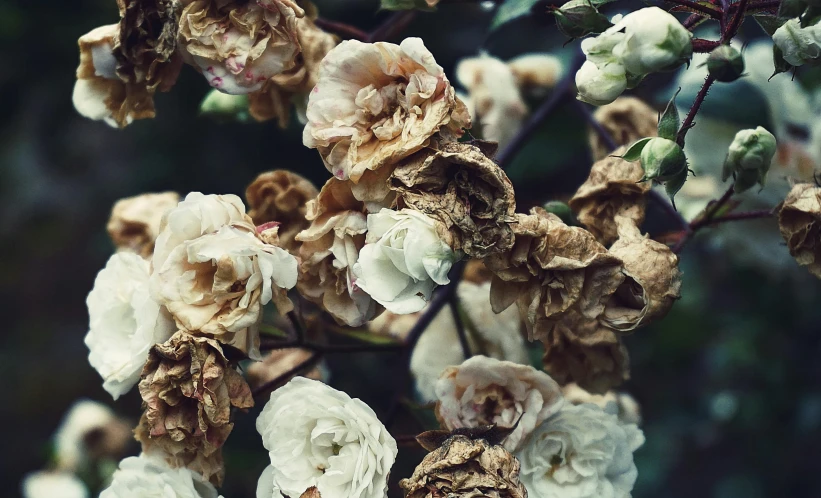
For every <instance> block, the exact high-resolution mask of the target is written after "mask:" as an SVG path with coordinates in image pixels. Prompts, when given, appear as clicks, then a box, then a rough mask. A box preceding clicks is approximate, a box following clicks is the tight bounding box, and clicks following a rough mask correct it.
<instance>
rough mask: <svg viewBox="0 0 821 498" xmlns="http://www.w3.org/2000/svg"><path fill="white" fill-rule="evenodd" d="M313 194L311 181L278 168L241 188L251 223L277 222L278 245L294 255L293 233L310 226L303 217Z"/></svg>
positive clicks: (295, 248)
mask: <svg viewBox="0 0 821 498" xmlns="http://www.w3.org/2000/svg"><path fill="white" fill-rule="evenodd" d="M317 195H319V191H318V190H317V189H316V187H314V186H313V184H312V183H311V182H309V181H308V180H306V179H305V178H303V177H301V176H299V175H297V174H296V173H293V172H291V171H286V170H281V169H278V170H274V171H268V172H266V173H262V174H261V175H259V176H258V177H257V178H256V179H255V180H254V181H253V182H251V184H250V185H248V188H247V189H246V190H245V198H246V199H247V200H248V216H250V217H251V219H252V220H254V224H255V225H257V226H259V225H263V224H265V223H271V222H276V223H279V245H280V247H282V248H283V249H286V250H287V251H288V252H290V253H291V254H294V255H296V254H298V253H299V246H300V244H299V242H297V241H296V240H295V238H296V235H297V234H298V233H299V232H301V231H302V230H305V229H306V228H308V226H309V225H310V222H309V221H308V220H307V219H305V215H306V213H307V211H308V207H307V204H308V201H310V200H311V199H313V198H314V197H316V196H317Z"/></svg>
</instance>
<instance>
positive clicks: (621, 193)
mask: <svg viewBox="0 0 821 498" xmlns="http://www.w3.org/2000/svg"><path fill="white" fill-rule="evenodd" d="M624 152H625V148H624V147H620V148H618V149H616V150H615V151H613V155H610V156H607V157H604V158H603V159H600V160H598V161H596V163H595V164H593V168H592V169H591V170H590V175H589V176H588V177H587V180H586V181H585V182H584V183H583V184H582V185H581V187H579V189H578V190H577V191H576V194H575V195H573V198H572V199H570V201H569V202H568V204H569V205H570V208H571V209H573V211H574V212H575V213H576V217H577V218H578V220H579V221H580V222H581V223H582V224H583V225H584V226H585V227H586V228H587V229H588V230H589V231H590V233H592V234H593V235H594V236H595V237H596V239H597V240H598V241H599V242H601V243H602V244H604V245H608V246H609V245H610V244H612V243H613V242H615V240H616V239H617V238H618V237H619V235H618V231H617V230H616V222H615V219H616V216H626V217H628V218H630V219H631V220H633V222H634V223H635V224H636V226H641V224H642V223H644V209H645V206H646V204H647V198H646V197H645V196H646V195H647V193H648V192H649V191H650V187H651V185H650V182H640V180H641V179H642V178H643V177H644V169H642V167H641V164H640V163H639V162H638V161H634V162H629V161H625V160H624V159H621V158H620V157H615V156H617V155H622V154H624Z"/></svg>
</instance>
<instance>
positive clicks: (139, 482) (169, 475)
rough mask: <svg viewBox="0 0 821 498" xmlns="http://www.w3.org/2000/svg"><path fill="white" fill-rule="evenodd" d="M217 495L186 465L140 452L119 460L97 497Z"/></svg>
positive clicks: (195, 497) (204, 497)
mask: <svg viewBox="0 0 821 498" xmlns="http://www.w3.org/2000/svg"><path fill="white" fill-rule="evenodd" d="M149 496H150V497H155V496H157V497H159V496H162V497H166V496H173V497H175V498H217V490H216V489H214V486H212V485H211V483H209V482H208V481H206V480H204V479H203V478H202V477H200V476H199V475H198V474H196V473H195V472H192V471H191V470H189V469H186V468H171V467H169V466H168V465H167V464H166V463H165V462H164V461H163V460H162V458H161V457H158V456H157V455H151V454H146V453H143V454H142V455H140V456H139V457H129V458H126V459H124V460H123V461H121V462H120V468H119V470H117V471H116V472H114V477H113V478H112V481H111V484H110V485H109V486H108V487H107V488H106V489H104V490H103V492H102V493H100V498H146V497H149Z"/></svg>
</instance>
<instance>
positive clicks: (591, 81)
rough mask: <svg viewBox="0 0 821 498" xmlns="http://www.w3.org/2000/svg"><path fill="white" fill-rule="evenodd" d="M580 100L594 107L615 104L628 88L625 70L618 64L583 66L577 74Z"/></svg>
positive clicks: (591, 63)
mask: <svg viewBox="0 0 821 498" xmlns="http://www.w3.org/2000/svg"><path fill="white" fill-rule="evenodd" d="M576 88H577V89H578V91H579V95H578V99H579V100H581V101H582V102H587V103H588V104H593V105H605V104H609V103H611V102H613V101H614V100H616V98H617V97H618V96H619V95H621V93H622V92H623V91H624V90H625V89H626V88H627V78H626V77H625V74H624V68H623V67H622V66H621V65H620V64H618V63H616V62H613V63H605V64H603V65H602V66H601V67H599V66H597V65H596V64H595V63H593V62H591V61H587V62H585V63H584V64H582V67H581V68H580V69H579V70H578V71H577V72H576Z"/></svg>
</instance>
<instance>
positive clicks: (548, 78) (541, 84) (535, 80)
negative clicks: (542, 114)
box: [507, 53, 564, 97]
mask: <svg viewBox="0 0 821 498" xmlns="http://www.w3.org/2000/svg"><path fill="white" fill-rule="evenodd" d="M507 65H508V67H510V70H511V71H512V72H513V77H514V78H516V85H517V86H518V87H519V91H520V92H521V93H522V94H523V95H526V96H531V95H532V96H535V97H541V96H543V95H544V94H546V93H547V91H548V90H549V89H551V88H553V87H554V86H556V82H558V81H559V79H561V77H562V74H563V73H564V69H563V67H562V61H561V59H559V58H558V57H556V56H555V55H550V54H540V53H532V54H524V55H520V56H518V57H514V58H513V59H510V60H509V61H507Z"/></svg>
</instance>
